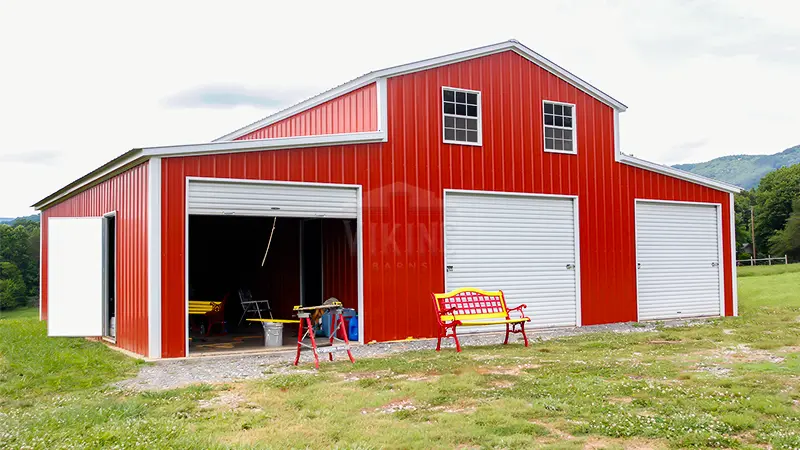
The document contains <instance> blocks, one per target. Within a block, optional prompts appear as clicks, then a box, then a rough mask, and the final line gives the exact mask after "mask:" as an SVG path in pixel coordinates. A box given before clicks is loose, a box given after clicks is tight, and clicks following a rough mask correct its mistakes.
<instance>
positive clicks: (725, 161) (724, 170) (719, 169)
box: [673, 145, 800, 189]
mask: <svg viewBox="0 0 800 450" xmlns="http://www.w3.org/2000/svg"><path fill="white" fill-rule="evenodd" d="M794 164H800V145H796V146H794V147H792V148H787V149H786V150H784V151H782V152H780V153H776V154H774V155H733V156H722V157H720V158H715V159H712V160H711V161H707V162H702V163H694V164H676V165H674V166H673V167H675V168H676V169H681V170H685V171H687V172H692V173H696V174H698V175H703V176H705V177H709V178H714V179H715V180H719V181H725V182H727V183H731V184H735V185H737V186H740V187H743V188H745V189H750V188H753V187H755V186H757V185H758V182H759V181H761V178H762V177H763V176H764V175H766V174H768V173H770V172H772V171H773V170H775V169H780V168H781V167H785V166H791V165H794Z"/></svg>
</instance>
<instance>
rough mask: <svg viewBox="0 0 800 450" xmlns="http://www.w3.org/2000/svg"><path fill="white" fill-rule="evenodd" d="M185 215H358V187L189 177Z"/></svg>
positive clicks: (353, 217) (342, 216) (341, 216)
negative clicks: (194, 178) (192, 178)
mask: <svg viewBox="0 0 800 450" xmlns="http://www.w3.org/2000/svg"><path fill="white" fill-rule="evenodd" d="M187 207H188V209H189V214H199V215H236V216H260V217H264V216H269V217H318V218H322V217H325V218H335V219H337V218H338V219H355V218H357V217H358V189H357V188H356V187H353V186H337V185H331V184H313V183H309V184H299V183H263V182H248V181H229V180H205V179H204V180H189V187H188V195H187Z"/></svg>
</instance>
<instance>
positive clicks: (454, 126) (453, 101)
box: [442, 89, 480, 144]
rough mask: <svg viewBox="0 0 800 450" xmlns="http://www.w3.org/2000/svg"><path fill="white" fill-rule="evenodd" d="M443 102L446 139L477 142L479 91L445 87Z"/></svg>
mask: <svg viewBox="0 0 800 450" xmlns="http://www.w3.org/2000/svg"><path fill="white" fill-rule="evenodd" d="M442 102H443V103H442V116H443V118H444V124H443V125H444V140H445V141H454V142H465V143H473V144H477V143H478V132H479V128H480V127H479V123H478V117H479V114H478V108H479V107H480V105H479V104H478V93H476V92H466V91H458V90H454V89H443V90H442Z"/></svg>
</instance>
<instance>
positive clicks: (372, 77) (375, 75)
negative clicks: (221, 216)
mask: <svg viewBox="0 0 800 450" xmlns="http://www.w3.org/2000/svg"><path fill="white" fill-rule="evenodd" d="M505 51H513V52H515V53H517V54H519V55H520V56H522V57H523V58H526V59H528V60H530V61H531V62H533V63H534V64H537V65H539V66H541V67H543V68H544V69H545V70H547V71H549V72H551V73H553V74H554V75H556V76H557V77H559V78H561V79H563V80H564V81H566V82H568V83H570V84H572V85H574V86H575V87H577V88H579V89H580V90H582V91H584V92H586V93H587V94H589V95H591V96H592V97H594V98H596V99H597V100H599V101H601V102H603V103H605V104H607V105H608V106H610V107H612V108H614V109H615V110H617V111H620V112H622V111H625V110H626V109H628V107H627V106H625V105H624V104H623V103H622V102H620V101H618V100H615V99H614V98H613V97H611V96H610V95H608V94H606V93H605V92H603V91H601V90H600V89H598V88H596V87H594V86H592V85H591V84H589V83H588V82H586V81H584V80H583V79H581V78H579V77H578V76H576V75H574V74H572V73H571V72H569V71H568V70H566V69H564V68H563V67H561V66H559V65H557V64H556V63H554V62H552V61H550V60H549V59H547V58H545V57H544V56H542V55H540V54H539V53H536V52H535V51H533V50H531V49H530V48H528V47H526V46H524V45H523V44H522V43H520V42H519V41H517V40H514V39H512V40H509V41H505V42H500V43H497V44H492V45H487V46H484V47H478V48H473V49H470V50H464V51H462V52H457V53H451V54H449V55H444V56H438V57H435V58H430V59H424V60H421V61H416V62H412V63H408V64H402V65H399V66H394V67H388V68H385V69H381V70H376V71H372V72H369V73H367V74H365V75H362V76H360V77H358V78H356V79H354V80H351V81H348V82H347V83H344V84H340V85H339V86H336V87H335V88H333V89H330V90H327V91H325V92H323V93H321V94H319V95H316V96H314V97H311V98H309V99H307V100H304V101H302V102H300V103H298V104H296V105H294V106H291V107H289V108H286V109H284V110H282V111H279V112H277V113H275V114H272V115H270V116H267V117H265V118H263V119H261V120H258V121H256V122H253V123H251V124H250V125H246V126H244V127H242V128H239V129H238V130H235V131H233V132H231V133H228V134H226V135H225V136H221V137H219V138H217V139H214V142H222V141H231V140H234V139H236V138H238V137H241V136H244V135H245V134H247V133H249V132H251V131H255V130H258V129H259V128H263V127H265V126H268V125H270V124H273V123H275V122H278V121H280V120H283V119H285V118H287V117H291V116H293V115H295V114H297V113H300V112H302V111H305V110H307V109H310V108H313V107H315V106H317V105H319V104H322V103H325V102H327V101H328V100H332V99H334V98H336V97H339V96H340V95H343V94H346V93H348V92H351V91H354V90H356V89H358V88H361V87H363V86H366V85H368V84H371V83H374V82H375V81H376V80H378V79H381V78H391V77H395V76H399V75H404V74H407V73H413V72H419V71H422V70H427V69H431V68H434V67H439V66H444V65H448V64H454V63H457V62H461V61H466V60H469V59H474V58H480V57H483V56H488V55H492V54H495V53H500V52H505Z"/></svg>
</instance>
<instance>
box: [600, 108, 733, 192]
mask: <svg viewBox="0 0 800 450" xmlns="http://www.w3.org/2000/svg"><path fill="white" fill-rule="evenodd" d="M614 160H615V161H616V162H618V163H620V164H627V165H629V166H633V167H638V168H640V169H644V170H648V171H650V172H656V173H660V174H662V175H667V176H669V177H674V178H678V179H681V180H684V181H689V182H692V183H696V184H699V185H702V186H707V187H710V188H714V189H718V190H720V191H725V192H730V193H733V194H738V193H739V192H742V188H740V187H739V186H735V185H732V184H729V183H725V182H723V181H717V180H714V179H711V178H707V177H704V176H702V175H696V174H693V173H691V172H686V171H684V170H680V169H676V168H674V167H669V166H665V165H662V164H657V163H654V162H650V161H645V160H643V159H639V158H634V157H633V156H628V155H626V154H624V153H622V150H620V142H619V112H618V111H614Z"/></svg>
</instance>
